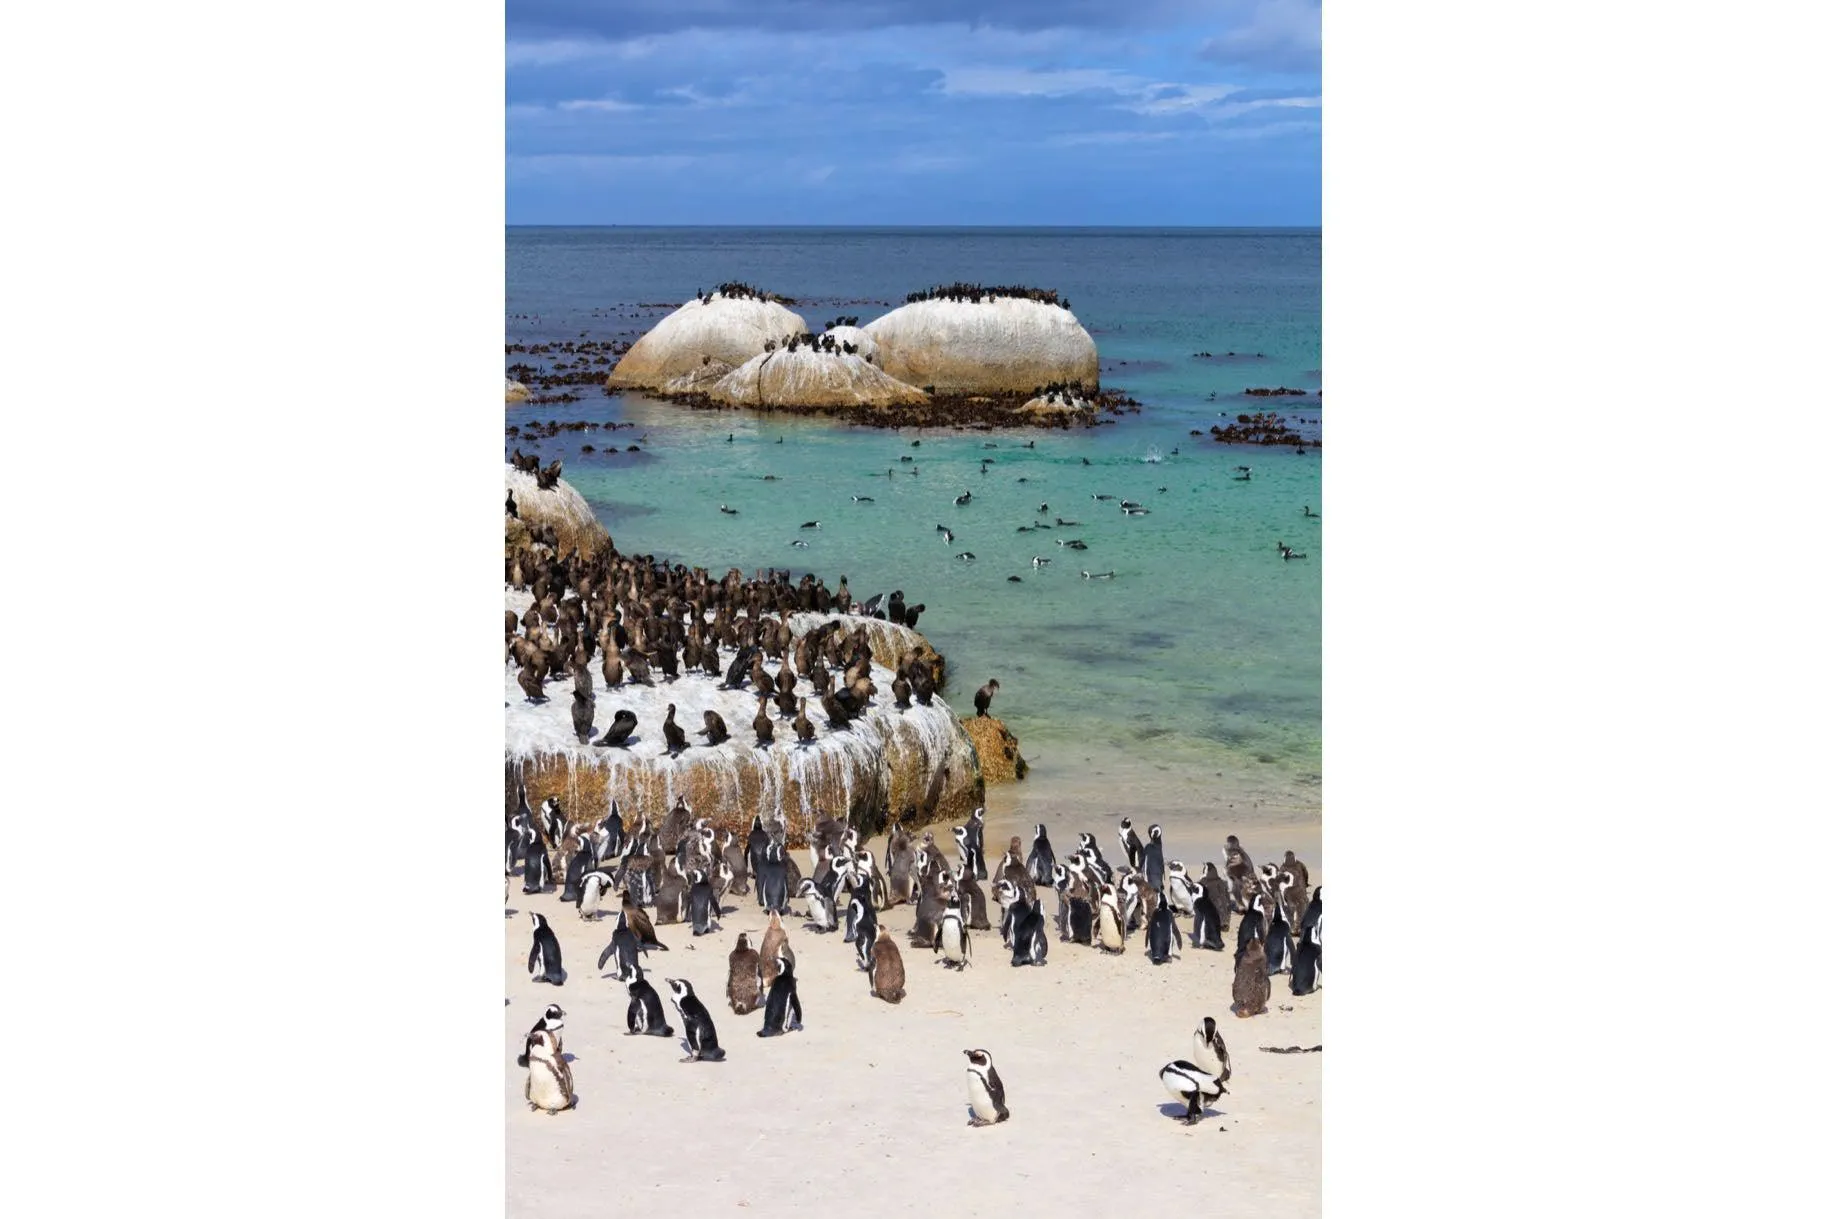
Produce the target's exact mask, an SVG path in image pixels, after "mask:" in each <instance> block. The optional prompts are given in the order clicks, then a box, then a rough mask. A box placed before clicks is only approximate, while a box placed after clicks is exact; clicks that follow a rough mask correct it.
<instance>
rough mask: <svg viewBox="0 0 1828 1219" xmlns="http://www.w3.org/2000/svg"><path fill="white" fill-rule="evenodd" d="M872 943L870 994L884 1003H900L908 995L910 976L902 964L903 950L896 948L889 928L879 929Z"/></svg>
mask: <svg viewBox="0 0 1828 1219" xmlns="http://www.w3.org/2000/svg"><path fill="white" fill-rule="evenodd" d="M873 921H874V920H873V919H872V922H873ZM872 942H873V944H874V947H873V948H872V950H871V953H870V965H869V970H870V994H871V995H873V996H874V997H876V998H878V999H881V1000H882V1001H883V1002H884V1003H900V1002H901V1001H902V1000H903V999H904V998H906V997H907V994H908V975H907V971H906V970H905V969H904V968H903V966H902V964H901V949H899V948H897V947H895V940H894V937H893V936H891V935H889V929H888V928H887V927H879V928H877V929H876V933H875V936H874V938H873V941H872ZM859 947H861V945H859Z"/></svg>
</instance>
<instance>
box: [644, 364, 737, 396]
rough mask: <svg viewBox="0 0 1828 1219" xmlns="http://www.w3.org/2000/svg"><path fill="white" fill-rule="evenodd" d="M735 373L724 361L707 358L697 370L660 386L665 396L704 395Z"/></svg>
mask: <svg viewBox="0 0 1828 1219" xmlns="http://www.w3.org/2000/svg"><path fill="white" fill-rule="evenodd" d="M732 371H734V370H733V369H732V368H731V367H730V366H729V365H728V364H726V363H724V362H723V361H722V360H714V359H712V358H711V357H710V356H706V357H705V358H704V360H703V362H701V363H700V364H699V366H698V367H697V368H694V369H692V370H691V371H690V372H683V373H680V374H679V375H678V376H677V377H673V378H672V379H670V380H668V381H667V382H665V383H664V384H663V385H661V386H660V392H661V393H663V394H702V393H704V392H705V391H706V390H709V389H710V388H711V387H712V386H713V385H716V384H717V383H718V382H719V381H721V380H723V379H724V378H725V377H727V376H729V375H730V373H731V372H732Z"/></svg>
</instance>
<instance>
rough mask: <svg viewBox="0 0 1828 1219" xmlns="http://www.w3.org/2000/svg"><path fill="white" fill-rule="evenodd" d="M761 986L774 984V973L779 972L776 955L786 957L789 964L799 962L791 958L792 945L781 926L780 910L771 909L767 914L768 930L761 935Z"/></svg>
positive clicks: (765, 986) (785, 929)
mask: <svg viewBox="0 0 1828 1219" xmlns="http://www.w3.org/2000/svg"><path fill="white" fill-rule="evenodd" d="M761 955H762V986H763V988H764V989H766V988H767V987H770V986H773V985H774V979H775V975H776V974H777V973H779V972H780V971H779V969H778V967H777V966H776V965H775V959H776V958H777V957H783V956H784V957H786V958H787V961H788V963H789V964H793V965H797V964H799V962H797V961H795V960H794V958H793V945H791V944H789V943H788V942H787V928H785V927H783V926H781V914H780V911H778V910H776V911H771V912H770V913H769V915H768V930H767V931H766V932H765V933H763V935H762V954H761Z"/></svg>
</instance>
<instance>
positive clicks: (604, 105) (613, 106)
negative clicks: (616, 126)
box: [559, 97, 645, 112]
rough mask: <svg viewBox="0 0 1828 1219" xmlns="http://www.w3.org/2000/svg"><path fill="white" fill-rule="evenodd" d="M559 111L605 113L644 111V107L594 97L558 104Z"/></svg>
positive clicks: (608, 98) (607, 98)
mask: <svg viewBox="0 0 1828 1219" xmlns="http://www.w3.org/2000/svg"><path fill="white" fill-rule="evenodd" d="M559 109H560V110H598V111H605V112H607V111H620V110H641V109H645V107H642V106H637V105H636V104H635V103H634V102H624V101H619V100H617V99H616V98H613V97H595V98H591V97H581V98H578V99H576V100H575V101H569V102H560V103H559Z"/></svg>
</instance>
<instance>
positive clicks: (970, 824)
mask: <svg viewBox="0 0 1828 1219" xmlns="http://www.w3.org/2000/svg"><path fill="white" fill-rule="evenodd" d="M965 834H966V837H967V839H968V843H969V845H970V847H971V850H972V851H973V852H974V855H973V858H974V859H975V860H976V863H977V866H976V870H975V874H976V876H977V879H979V880H988V879H989V875H988V874H987V873H986V871H985V869H984V810H983V807H982V806H979V807H978V808H975V809H972V810H971V817H970V819H969V820H967V821H966V822H965Z"/></svg>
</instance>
